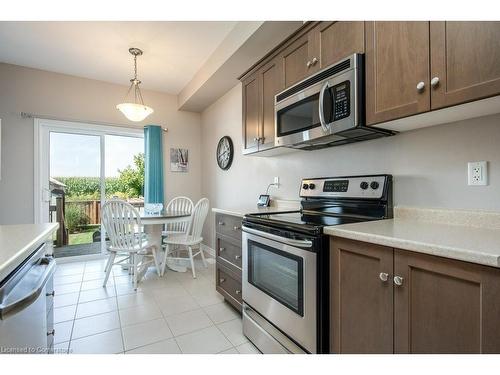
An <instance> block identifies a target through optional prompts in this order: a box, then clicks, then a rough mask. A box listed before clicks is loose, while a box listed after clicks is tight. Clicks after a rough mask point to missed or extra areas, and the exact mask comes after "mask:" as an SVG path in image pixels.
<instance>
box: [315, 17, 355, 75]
mask: <svg viewBox="0 0 500 375" xmlns="http://www.w3.org/2000/svg"><path fill="white" fill-rule="evenodd" d="M314 32H315V33H316V35H315V40H317V45H318V49H317V51H318V52H317V53H316V56H315V57H317V58H318V60H319V68H320V69H323V68H325V67H327V66H329V65H331V64H334V63H336V62H337V61H339V60H342V59H343V58H345V57H347V56H349V55H352V54H353V53H364V52H365V26H364V22H362V21H338V22H331V21H330V22H327V21H324V22H321V23H320V24H319V25H318V26H316V28H315V29H314Z"/></svg>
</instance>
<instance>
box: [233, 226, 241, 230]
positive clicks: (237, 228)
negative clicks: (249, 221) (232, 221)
mask: <svg viewBox="0 0 500 375" xmlns="http://www.w3.org/2000/svg"><path fill="white" fill-rule="evenodd" d="M240 229H241V227H240V226H234V227H233V230H240Z"/></svg>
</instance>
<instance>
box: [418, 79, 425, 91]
mask: <svg viewBox="0 0 500 375" xmlns="http://www.w3.org/2000/svg"><path fill="white" fill-rule="evenodd" d="M424 87H425V82H424V81H420V82H419V83H417V90H418V91H422V90H423V89H424Z"/></svg>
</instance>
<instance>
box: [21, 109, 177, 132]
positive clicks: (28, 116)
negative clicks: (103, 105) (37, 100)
mask: <svg viewBox="0 0 500 375" xmlns="http://www.w3.org/2000/svg"><path fill="white" fill-rule="evenodd" d="M19 115H21V118H23V119H33V118H40V119H44V120H56V121H71V122H81V123H86V124H92V125H106V126H116V127H120V128H128V129H138V127H137V126H130V125H125V124H115V123H112V122H103V121H82V120H75V119H71V118H62V117H54V116H49V115H39V114H35V113H29V112H19ZM143 127H144V126H143ZM161 129H162V130H163V131H164V132H165V133H167V132H168V128H165V127H163V126H162V127H161Z"/></svg>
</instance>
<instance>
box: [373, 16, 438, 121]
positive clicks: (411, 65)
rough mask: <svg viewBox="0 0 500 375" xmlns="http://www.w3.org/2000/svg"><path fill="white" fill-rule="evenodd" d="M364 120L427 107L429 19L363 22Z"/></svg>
mask: <svg viewBox="0 0 500 375" xmlns="http://www.w3.org/2000/svg"><path fill="white" fill-rule="evenodd" d="M365 35H366V46H365V47H366V57H365V65H366V123H367V124H368V125H370V124H376V123H379V122H384V121H388V120H393V119H396V118H400V117H405V116H410V115H414V114H417V113H421V112H425V111H428V110H430V90H429V85H430V84H429V81H430V78H429V77H430V74H429V22H366V23H365Z"/></svg>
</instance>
